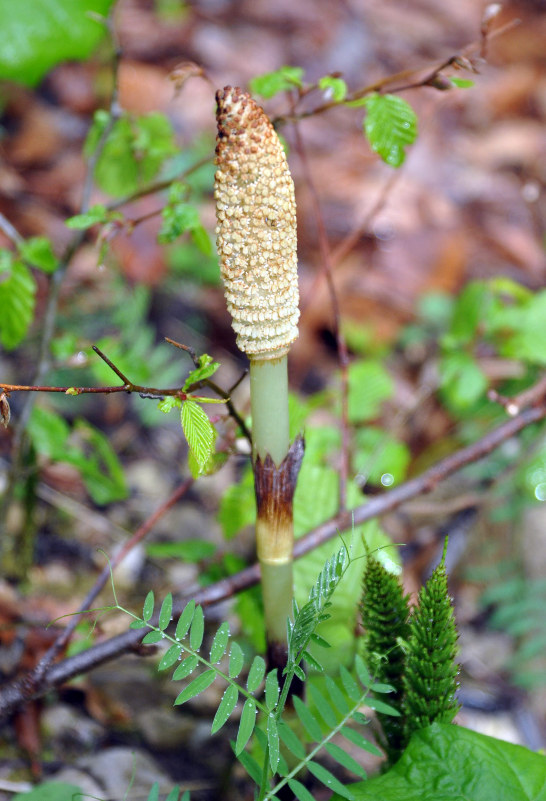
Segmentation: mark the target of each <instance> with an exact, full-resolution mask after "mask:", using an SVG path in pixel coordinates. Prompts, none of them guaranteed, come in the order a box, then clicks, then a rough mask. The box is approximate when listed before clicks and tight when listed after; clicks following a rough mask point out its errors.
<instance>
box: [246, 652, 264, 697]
mask: <svg viewBox="0 0 546 801" xmlns="http://www.w3.org/2000/svg"><path fill="white" fill-rule="evenodd" d="M264 675H265V661H264V659H263V658H262V657H261V656H259V655H258V656H255V657H254V659H253V660H252V664H251V666H250V670H249V671H248V678H247V680H246V686H247V690H248V691H249V693H253V692H255V691H256V690H257V689H258V687H259V686H260V684H261V683H262V681H263V678H264Z"/></svg>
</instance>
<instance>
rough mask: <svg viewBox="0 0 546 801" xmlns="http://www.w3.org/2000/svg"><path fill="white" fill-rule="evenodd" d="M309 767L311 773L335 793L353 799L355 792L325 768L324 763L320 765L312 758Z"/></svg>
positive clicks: (350, 800) (351, 800)
mask: <svg viewBox="0 0 546 801" xmlns="http://www.w3.org/2000/svg"><path fill="white" fill-rule="evenodd" d="M307 767H308V768H309V771H310V773H312V774H313V776H315V777H316V778H317V779H318V780H319V781H320V782H322V783H323V784H325V785H326V787H328V789H329V790H333V791H334V792H335V793H338V794H339V795H341V796H342V797H343V798H348V799H349V801H353V799H354V797H355V796H354V794H353V793H352V792H351V790H349V788H348V787H345V786H344V785H343V784H342V783H341V782H340V781H339V779H336V777H335V776H334V774H333V773H330V771H329V770H327V769H326V768H324V767H323V766H322V765H319V764H318V762H313V760H310V761H309V762H308V763H307Z"/></svg>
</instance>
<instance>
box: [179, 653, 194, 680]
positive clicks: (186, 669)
mask: <svg viewBox="0 0 546 801" xmlns="http://www.w3.org/2000/svg"><path fill="white" fill-rule="evenodd" d="M198 664H199V660H198V659H197V657H196V656H193V654H192V655H190V656H187V657H186V658H185V659H184V661H183V662H181V663H180V664H179V665H178V667H177V668H176V670H175V671H174V673H173V681H179V680H180V679H185V678H187V677H188V676H190V675H191V674H192V673H193V671H194V670H195V668H196V667H197V665H198Z"/></svg>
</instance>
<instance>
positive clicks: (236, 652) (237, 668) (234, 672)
mask: <svg viewBox="0 0 546 801" xmlns="http://www.w3.org/2000/svg"><path fill="white" fill-rule="evenodd" d="M244 662H245V655H244V653H243V650H242V648H241V646H240V645H239V643H236V642H232V643H231V648H230V650H229V668H228V675H229V677H230V679H236V678H237V676H238V675H239V673H240V672H241V670H242V669H243V665H244Z"/></svg>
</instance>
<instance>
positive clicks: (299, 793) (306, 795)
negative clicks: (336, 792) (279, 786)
mask: <svg viewBox="0 0 546 801" xmlns="http://www.w3.org/2000/svg"><path fill="white" fill-rule="evenodd" d="M288 786H289V787H290V789H291V790H292V792H293V793H294V795H295V796H296V798H297V799H298V801H315V797H314V796H313V795H311V793H310V792H309V790H308V789H307V787H305V785H303V784H302V783H301V782H299V781H298V780H297V779H289V780H288Z"/></svg>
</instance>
